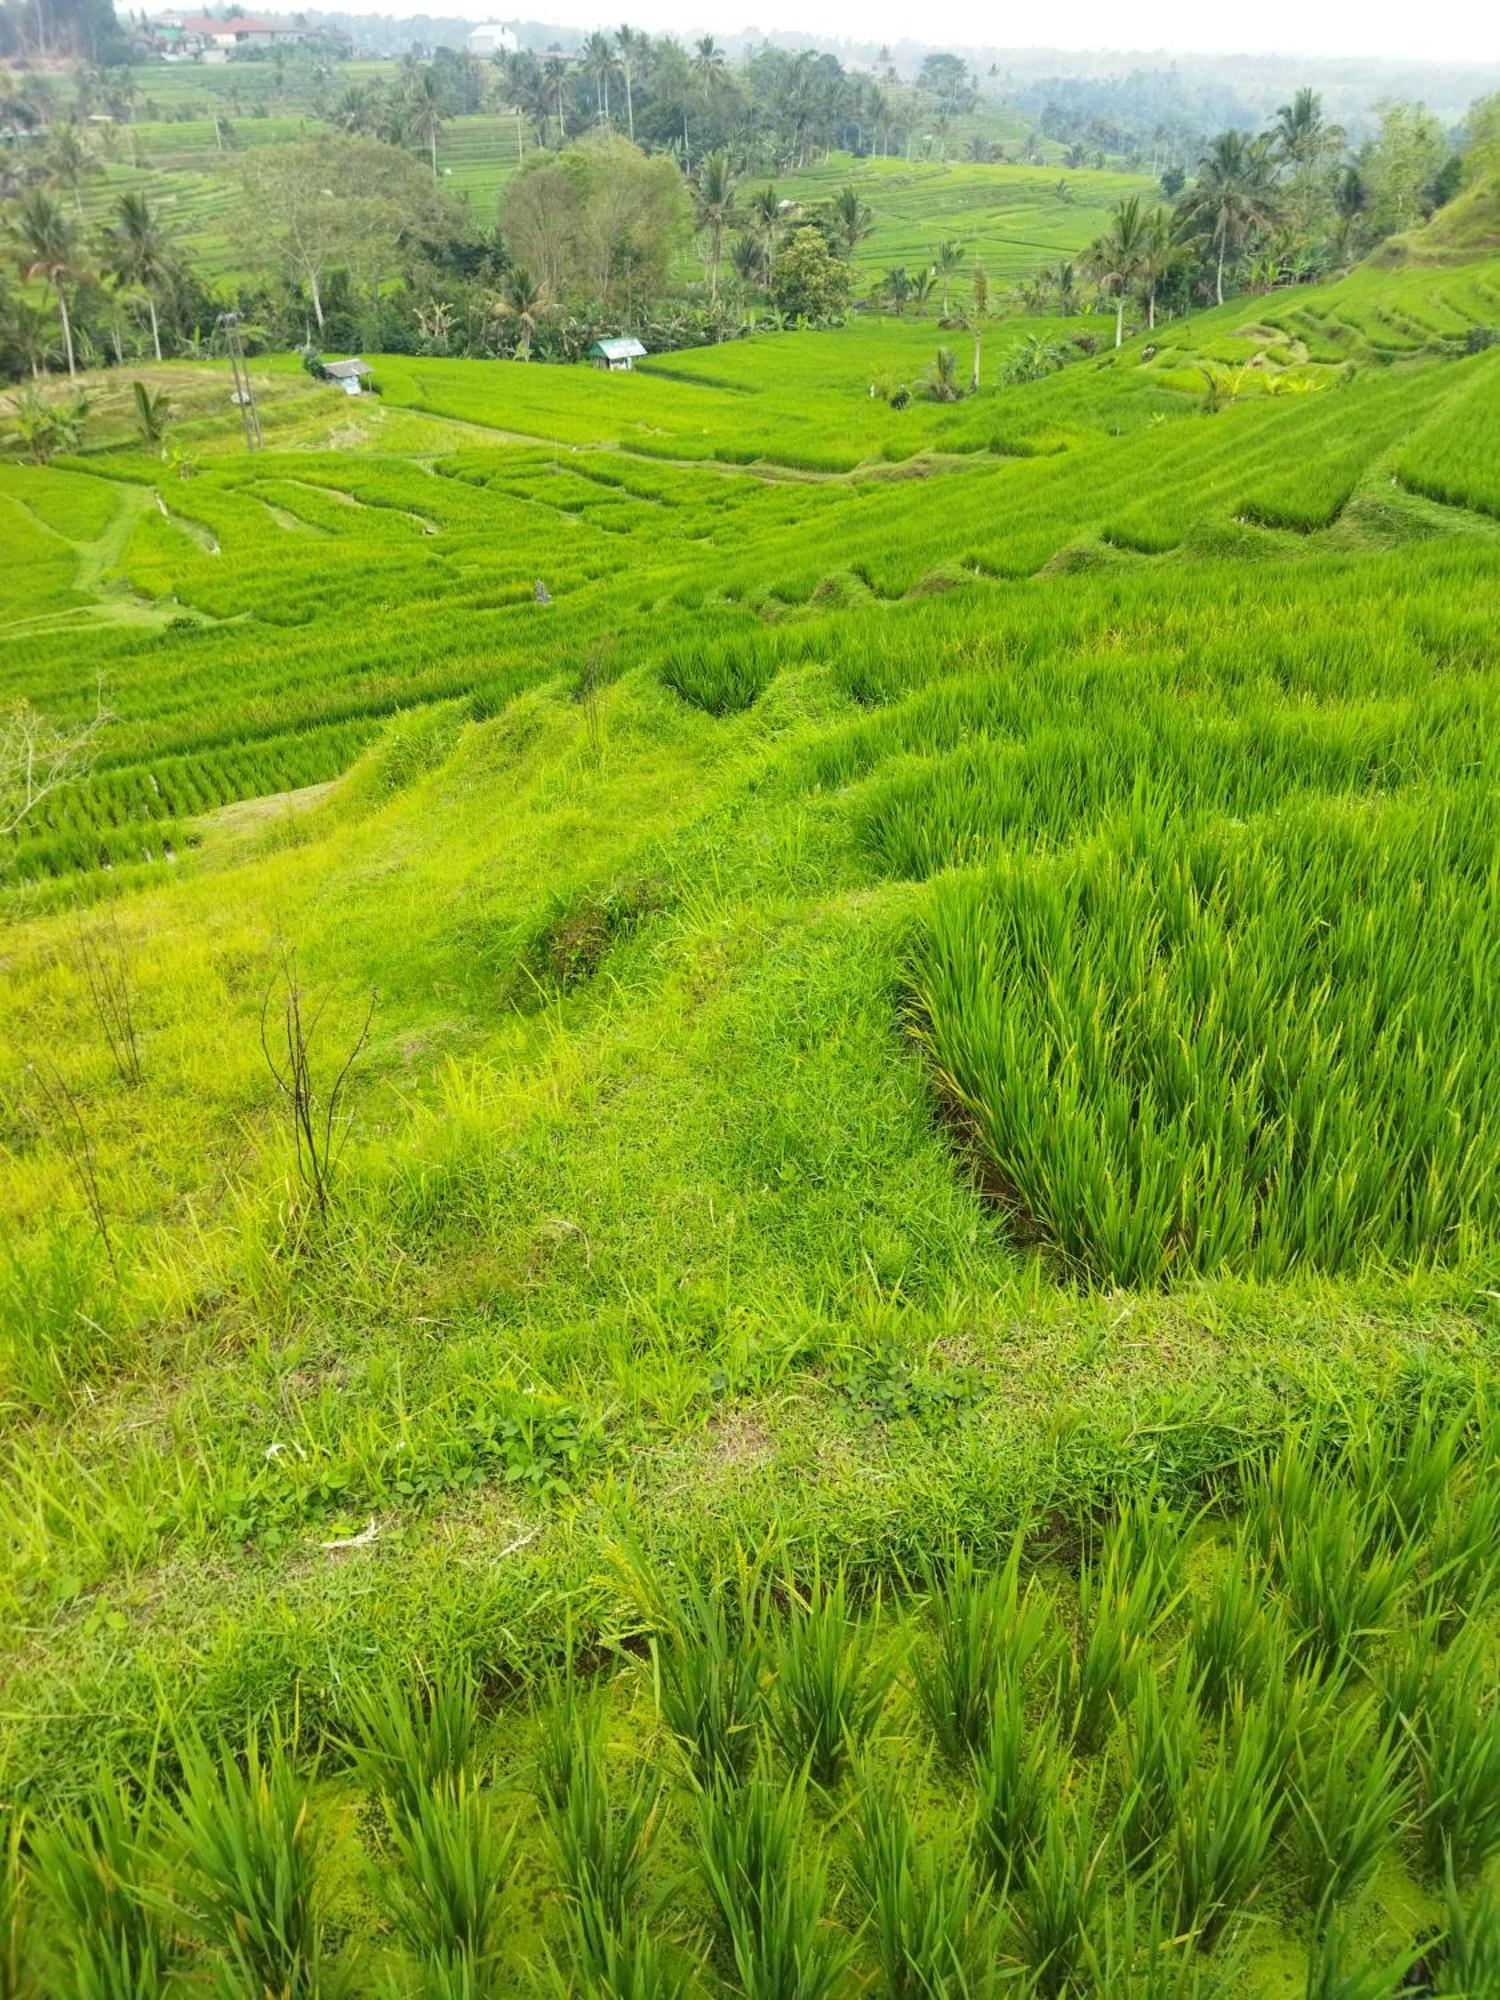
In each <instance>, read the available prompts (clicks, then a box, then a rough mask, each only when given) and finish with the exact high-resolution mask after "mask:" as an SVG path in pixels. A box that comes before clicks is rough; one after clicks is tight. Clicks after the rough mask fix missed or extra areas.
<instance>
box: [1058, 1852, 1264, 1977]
mask: <svg viewBox="0 0 1500 2000" xmlns="http://www.w3.org/2000/svg"><path fill="white" fill-rule="evenodd" d="M1158 1889H1159V1885H1158V1884H1157V1883H1156V1882H1155V1881H1154V1880H1153V1879H1152V1878H1151V1877H1150V1876H1149V1875H1148V1876H1146V1877H1145V1878H1143V1879H1142V1880H1140V1881H1139V1882H1138V1881H1137V1880H1136V1879H1135V1878H1133V1877H1131V1876H1126V1878H1125V1880H1124V1881H1123V1882H1122V1883H1121V1884H1120V1887H1119V1893H1118V1895H1115V1896H1111V1897H1109V1898H1107V1899H1106V1900H1105V1902H1104V1904H1103V1906H1102V1908H1101V1909H1100V1912H1099V1916H1098V1919H1097V1922H1096V1923H1095V1926H1094V1928H1093V1930H1092V1931H1091V1932H1090V1934H1089V1936H1088V1937H1087V1938H1086V1939H1085V1940H1084V1978H1085V1979H1086V1981H1087V1990H1088V1991H1089V1992H1091V1993H1100V1994H1111V1995H1113V1994H1116V1993H1119V1994H1127V1993H1128V1994H1130V1995H1131V1996H1132V2000H1240V1996H1241V1995H1242V1994H1243V1993H1244V1992H1245V1991H1246V1987H1247V1980H1246V1966H1245V1963H1244V1954H1243V1952H1242V1951H1240V1950H1239V1949H1237V1948H1236V1947H1235V1946H1234V1945H1232V1944H1228V1943H1226V1944H1225V1945H1223V1946H1221V1948H1220V1949H1219V1950H1218V1951H1216V1952H1214V1954H1213V1955H1212V1957H1206V1956H1205V1955H1204V1954H1202V1953H1200V1952H1198V1951H1196V1950H1195V1949H1194V1940H1193V1939H1192V1938H1191V1937H1181V1936H1176V1935H1174V1934H1173V1932H1172V1930H1171V1928H1170V1926H1169V1924H1168V1921H1167V1912H1166V1910H1165V1909H1164V1907H1163V1904H1162V1901H1161V1897H1160V1895H1159V1893H1158Z"/></svg>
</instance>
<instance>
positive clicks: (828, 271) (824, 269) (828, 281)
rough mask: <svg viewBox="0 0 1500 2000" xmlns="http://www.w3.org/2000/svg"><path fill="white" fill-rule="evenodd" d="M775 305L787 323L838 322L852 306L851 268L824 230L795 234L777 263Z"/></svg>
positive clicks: (773, 283)
mask: <svg viewBox="0 0 1500 2000" xmlns="http://www.w3.org/2000/svg"><path fill="white" fill-rule="evenodd" d="M771 299H772V303H773V304H774V305H775V306H776V307H777V309H778V310H779V311H781V312H783V313H785V314H786V316H787V318H788V319H794V320H797V319H800V320H812V321H820V320H829V319H835V318H837V317H838V315H839V314H840V313H842V312H843V311H844V310H845V308H846V307H847V305H848V303H849V266H848V265H847V264H846V263H845V262H844V260H843V258H842V257H838V256H835V254H834V252H833V251H832V250H830V249H829V247H828V242H827V239H826V238H825V237H824V236H823V234H822V232H821V230H817V229H811V228H806V227H804V228H800V229H795V230H793V232H792V234H791V236H790V237H789V238H788V240H787V243H786V245H785V247H784V249H783V250H782V252H781V255H780V256H779V257H778V258H777V260H776V273H775V277H774V279H773V281H772V285H771Z"/></svg>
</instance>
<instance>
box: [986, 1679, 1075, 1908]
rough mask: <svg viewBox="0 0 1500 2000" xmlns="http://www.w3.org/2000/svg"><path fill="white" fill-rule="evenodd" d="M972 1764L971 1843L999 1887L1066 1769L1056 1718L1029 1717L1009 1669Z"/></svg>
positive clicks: (1037, 1828) (1028, 1847) (1016, 1870)
mask: <svg viewBox="0 0 1500 2000" xmlns="http://www.w3.org/2000/svg"><path fill="white" fill-rule="evenodd" d="M973 1769H974V1821H973V1838H974V1844H975V1847H976V1848H977V1850H978V1852H979V1856H980V1859H981V1861H982V1862H983V1863H984V1866H985V1868H986V1870H987V1871H988V1874H989V1877H990V1879H991V1881H993V1882H994V1883H996V1884H997V1885H999V1886H1000V1887H1002V1888H1003V1887H1005V1886H1007V1885H1008V1884H1009V1883H1011V1882H1012V1881H1014V1880H1015V1879H1016V1878H1017V1877H1018V1876H1019V1875H1020V1874H1021V1873H1022V1871H1023V1870H1024V1868H1025V1865H1026V1860H1027V1857H1028V1856H1029V1855H1030V1854H1031V1853H1032V1852H1033V1851H1034V1850H1035V1848H1036V1844H1037V1842H1038V1840H1039V1839H1040V1838H1041V1836H1042V1834H1043V1832H1044V1830H1045V1828H1046V1826H1047V1821H1048V1814H1049V1812H1050V1811H1051V1809H1052V1806H1053V1803H1054V1801H1055V1800H1056V1798H1057V1795H1058V1792H1059V1790H1060V1788H1061V1785H1062V1780H1063V1775H1064V1773H1065V1771H1066V1769H1067V1758H1066V1755H1065V1754H1064V1751H1063V1746H1062V1745H1061V1743H1060V1742H1059V1741H1058V1736H1057V1724H1056V1720H1055V1718H1054V1717H1053V1716H1052V1715H1050V1714H1049V1715H1048V1716H1047V1718H1046V1719H1045V1721H1043V1722H1040V1723H1032V1722H1031V1721H1030V1720H1029V1718H1028V1716H1027V1713H1026V1707H1025V1703H1024V1701H1023V1698H1022V1689H1021V1682H1020V1678H1019V1676H1018V1675H1017V1674H1015V1673H1013V1672H1009V1671H1007V1672H1005V1673H1004V1674H1003V1675H1002V1677H1001V1683H1000V1688H999V1691H998V1693H997V1694H996V1696H995V1698H994V1702H993V1706H992V1709H991V1714H990V1726H989V1734H988V1736H987V1737H986V1739H985V1741H984V1744H983V1746H982V1748H981V1749H980V1750H979V1752H978V1754H977V1755H976V1756H975V1758H974V1765H973Z"/></svg>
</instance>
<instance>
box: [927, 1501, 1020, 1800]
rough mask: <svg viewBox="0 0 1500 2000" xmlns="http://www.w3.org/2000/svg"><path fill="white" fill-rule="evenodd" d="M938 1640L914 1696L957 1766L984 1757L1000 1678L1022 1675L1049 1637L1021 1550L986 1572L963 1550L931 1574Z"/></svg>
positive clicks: (930, 1568)
mask: <svg viewBox="0 0 1500 2000" xmlns="http://www.w3.org/2000/svg"><path fill="white" fill-rule="evenodd" d="M925 1582H926V1587H927V1613H928V1618H929V1621H930V1623H931V1625H932V1640H931V1643H930V1644H929V1645H928V1646H927V1647H926V1648H925V1650H924V1651H923V1652H922V1654H921V1655H920V1657H919V1660H918V1663H917V1671H916V1684H915V1692H916V1697H917V1705H918V1707H919V1708H920V1709H921V1711H922V1713H923V1715H924V1716H925V1717H926V1719H927V1723H928V1726H929V1727H930V1728H931V1730H932V1733H933V1737H934V1739H935V1740H936V1743H937V1746H938V1748H939V1750H941V1752H942V1753H943V1755H944V1756H945V1757H946V1758H948V1759H949V1761H950V1762H952V1763H955V1764H957V1763H963V1762H966V1761H967V1760H968V1759H969V1758H971V1757H973V1756H975V1755H976V1754H978V1753H979V1752H981V1751H982V1750H983V1748H984V1746H985V1743H986V1741H987V1739H988V1737H989V1733H990V1726H991V1722H992V1719H993V1715H994V1707H995V1697H996V1694H997V1692H998V1690H999V1687H1000V1681H1001V1675H1002V1673H1004V1672H1008V1673H1011V1674H1014V1675H1019V1674H1020V1673H1021V1671H1022V1670H1023V1669H1024V1667H1025V1666H1026V1663H1027V1661H1028V1660H1029V1659H1030V1658H1031V1657H1032V1656H1033V1655H1034V1654H1035V1653H1036V1651H1037V1648H1038V1647H1039V1646H1040V1644H1041V1643H1042V1639H1043V1636H1044V1634H1045V1632H1046V1629H1047V1619H1048V1610H1047V1602H1046V1599H1045V1597H1044V1596H1043V1594H1042V1592H1041V1591H1040V1590H1039V1589H1037V1588H1036V1587H1035V1585H1034V1583H1032V1582H1027V1583H1026V1584H1025V1585H1024V1586H1023V1584H1022V1582H1021V1544H1020V1540H1019V1538H1018V1539H1017V1541H1016V1542H1015V1544H1014V1546H1013V1548H1012V1550H1011V1554H1010V1556H1009V1557H1008V1558H1007V1560H1006V1561H1005V1563H1004V1564H1002V1565H1001V1567H1000V1568H998V1569H996V1570H993V1571H989V1572H985V1571H982V1570H981V1569H980V1568H979V1567H978V1566H977V1564H976V1563H975V1560H974V1557H973V1556H972V1554H971V1553H970V1552H969V1551H968V1550H967V1549H964V1548H961V1547H960V1548H955V1549H954V1550H953V1551H952V1552H951V1554H950V1555H949V1557H948V1558H947V1560H946V1562H945V1563H944V1564H943V1565H942V1566H941V1567H940V1568H939V1567H937V1566H933V1565H929V1566H928V1569H927V1571H926V1576H925Z"/></svg>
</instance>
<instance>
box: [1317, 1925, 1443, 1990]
mask: <svg viewBox="0 0 1500 2000" xmlns="http://www.w3.org/2000/svg"><path fill="white" fill-rule="evenodd" d="M1420 1950H1421V1948H1420V1946H1418V1947H1415V1948H1410V1947H1409V1948H1408V1949H1406V1950H1404V1951H1401V1952H1399V1953H1397V1955H1396V1956H1395V1957H1394V1958H1391V1957H1387V1956H1385V1955H1383V1954H1381V1953H1379V1952H1375V1951H1368V1950H1361V1949H1360V1947H1359V1946H1358V1945H1357V1944H1355V1943H1354V1942H1353V1940H1352V1939H1351V1938H1349V1937H1348V1936H1347V1935H1346V1934H1345V1933H1344V1932H1343V1930H1342V1929H1340V1928H1338V1927H1335V1928H1334V1929H1332V1930H1330V1931H1328V1932H1326V1933H1325V1934H1324V1936H1323V1937H1322V1938H1321V1939H1319V1941H1318V1943H1317V1945H1316V1946H1315V1947H1314V1950H1313V1952H1312V1955H1311V1956H1310V1958H1309V1960H1308V1966H1307V1986H1306V1989H1305V1992H1306V2000H1403V1995H1406V1994H1412V1993H1420V1992H1428V1991H1431V1990H1433V1989H1431V1988H1429V1987H1426V1986H1423V1985H1413V1984H1411V1983H1410V1981H1411V1975H1412V1972H1413V1969H1414V1967H1415V1965H1416V1961H1417V1959H1418V1957H1419V1956H1420Z"/></svg>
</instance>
